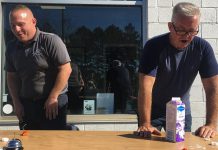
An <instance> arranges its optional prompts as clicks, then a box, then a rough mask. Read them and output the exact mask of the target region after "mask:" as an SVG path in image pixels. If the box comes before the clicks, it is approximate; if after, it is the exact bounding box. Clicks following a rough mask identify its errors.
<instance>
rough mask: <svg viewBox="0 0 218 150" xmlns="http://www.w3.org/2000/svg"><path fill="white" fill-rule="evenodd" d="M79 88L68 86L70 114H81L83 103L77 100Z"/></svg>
mask: <svg viewBox="0 0 218 150" xmlns="http://www.w3.org/2000/svg"><path fill="white" fill-rule="evenodd" d="M80 89H81V87H80V86H76V87H72V86H68V92H67V95H68V108H69V110H70V112H71V113H76V114H81V112H82V110H83V101H82V100H81V99H80V98H79V94H80Z"/></svg>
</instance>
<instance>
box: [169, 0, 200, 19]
mask: <svg viewBox="0 0 218 150" xmlns="http://www.w3.org/2000/svg"><path fill="white" fill-rule="evenodd" d="M179 15H181V16H187V17H192V16H199V17H200V15H201V14H200V9H199V7H198V6H196V5H195V4H192V3H188V2H181V3H178V4H176V5H175V6H174V8H173V15H172V19H171V21H172V22H173V21H174V20H175V18H176V17H177V16H179Z"/></svg>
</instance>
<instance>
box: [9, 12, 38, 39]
mask: <svg viewBox="0 0 218 150" xmlns="http://www.w3.org/2000/svg"><path fill="white" fill-rule="evenodd" d="M9 21H10V26H11V30H12V32H13V33H14V35H15V36H16V37H17V38H18V40H19V41H21V42H23V43H28V42H29V41H30V40H32V39H33V37H34V36H35V33H36V27H35V26H36V19H35V18H34V17H33V15H32V13H31V12H30V11H29V10H27V9H21V10H16V11H14V12H12V13H11V14H10V17H9Z"/></svg>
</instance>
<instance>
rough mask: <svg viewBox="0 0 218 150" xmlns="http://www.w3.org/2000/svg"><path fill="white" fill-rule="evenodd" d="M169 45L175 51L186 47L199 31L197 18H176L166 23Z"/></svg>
mask: <svg viewBox="0 0 218 150" xmlns="http://www.w3.org/2000/svg"><path fill="white" fill-rule="evenodd" d="M168 27H169V30H170V43H171V44H172V45H173V46H174V47H175V48H177V49H183V48H185V47H187V46H188V45H189V44H190V43H191V41H192V40H193V38H194V36H195V35H197V33H198V30H199V16H193V17H185V16H178V17H177V18H176V19H174V21H173V22H170V23H168Z"/></svg>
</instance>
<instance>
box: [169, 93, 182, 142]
mask: <svg viewBox="0 0 218 150" xmlns="http://www.w3.org/2000/svg"><path fill="white" fill-rule="evenodd" d="M184 128H185V104H184V103H183V102H182V101H181V99H180V97H173V98H172V99H171V101H169V102H168V103H167V106H166V140H168V141H171V142H181V141H184V136H185V131H184Z"/></svg>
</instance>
